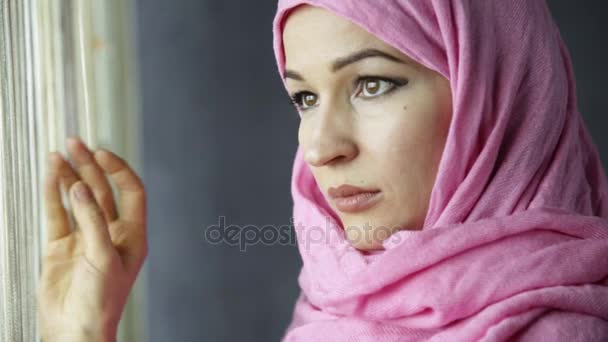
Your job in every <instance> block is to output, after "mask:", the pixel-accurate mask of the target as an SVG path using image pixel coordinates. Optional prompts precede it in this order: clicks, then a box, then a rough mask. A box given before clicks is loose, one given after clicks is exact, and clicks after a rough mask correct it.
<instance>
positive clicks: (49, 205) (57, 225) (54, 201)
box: [44, 152, 70, 242]
mask: <svg viewBox="0 0 608 342" xmlns="http://www.w3.org/2000/svg"><path fill="white" fill-rule="evenodd" d="M62 160H63V158H61V156H60V155H59V154H58V153H56V152H52V153H50V154H49V155H48V161H47V164H48V171H47V175H46V179H45V185H44V194H45V205H46V215H47V223H48V228H47V229H48V231H47V241H49V242H50V241H54V240H57V239H61V238H62V237H64V236H67V235H68V234H70V224H69V221H68V215H67V212H66V210H65V208H64V207H63V203H62V202H61V189H60V187H59V174H58V171H59V168H60V166H61V162H62Z"/></svg>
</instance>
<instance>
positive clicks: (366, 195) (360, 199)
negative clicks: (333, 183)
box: [328, 184, 382, 213]
mask: <svg viewBox="0 0 608 342" xmlns="http://www.w3.org/2000/svg"><path fill="white" fill-rule="evenodd" d="M328 194H329V196H330V198H331V199H332V201H333V202H334V204H335V206H336V208H338V210H340V211H343V212H349V213H353V212H358V211H363V210H366V209H369V208H371V207H372V206H374V205H375V204H377V203H378V202H379V201H380V200H381V199H382V192H381V191H380V190H379V189H367V188H360V187H357V186H353V185H349V184H342V185H340V186H339V187H337V188H333V187H331V188H329V189H328Z"/></svg>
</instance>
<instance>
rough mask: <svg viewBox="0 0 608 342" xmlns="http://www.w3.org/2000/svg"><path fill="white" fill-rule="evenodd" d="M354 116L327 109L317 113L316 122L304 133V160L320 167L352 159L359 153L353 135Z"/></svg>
mask: <svg viewBox="0 0 608 342" xmlns="http://www.w3.org/2000/svg"><path fill="white" fill-rule="evenodd" d="M350 120H352V118H351V117H350V115H348V113H343V112H342V113H341V112H338V111H335V110H334V111H331V110H327V111H324V112H318V113H316V117H315V118H314V122H312V123H311V126H310V127H308V128H307V130H306V132H305V133H304V134H306V135H308V136H306V137H304V138H305V141H306V142H307V143H306V145H305V146H303V147H304V149H305V150H304V160H305V161H306V162H307V163H308V164H310V165H311V166H315V167H320V166H323V165H328V164H334V163H337V162H345V161H348V160H352V159H353V158H355V157H356V156H357V154H358V147H357V144H356V142H355V139H354V137H353V130H352V127H353V125H352V122H351V121H350Z"/></svg>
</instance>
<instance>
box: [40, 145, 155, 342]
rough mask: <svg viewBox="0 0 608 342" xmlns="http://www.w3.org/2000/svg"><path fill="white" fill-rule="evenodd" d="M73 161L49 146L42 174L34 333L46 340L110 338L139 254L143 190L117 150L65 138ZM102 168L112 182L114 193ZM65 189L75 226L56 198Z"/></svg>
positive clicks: (142, 252)
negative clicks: (42, 238) (42, 229)
mask: <svg viewBox="0 0 608 342" xmlns="http://www.w3.org/2000/svg"><path fill="white" fill-rule="evenodd" d="M67 147H68V152H69V153H70V155H71V157H72V160H73V161H74V164H75V167H76V169H77V170H78V172H76V171H75V170H74V168H72V166H71V165H70V164H69V163H68V162H67V161H66V160H65V159H63V157H62V156H61V154H59V153H57V152H53V153H50V154H49V159H48V174H47V176H46V181H45V204H46V209H47V223H48V232H47V234H48V239H47V245H46V253H45V255H44V256H43V259H42V275H41V280H40V285H39V288H38V293H37V299H38V315H39V316H38V317H39V320H40V328H41V336H42V338H43V340H44V341H45V342H50V341H80V340H82V341H115V340H116V330H117V327H118V323H119V321H120V317H121V315H122V311H123V309H124V306H125V303H126V300H127V297H128V294H129V292H130V290H131V287H132V286H133V283H134V282H135V279H136V278H137V274H138V273H139V270H140V269H141V266H142V264H143V262H144V260H145V258H146V256H147V239H146V195H145V190H144V186H143V183H142V181H141V180H140V178H139V177H138V176H137V175H136V174H135V172H133V170H131V168H130V167H129V165H127V163H126V162H125V161H124V160H122V159H121V158H120V157H118V156H116V155H115V154H113V153H111V152H109V151H107V150H102V149H100V150H97V151H95V153H92V152H91V151H89V149H88V148H87V146H86V145H85V144H84V143H83V142H82V141H80V139H74V138H71V139H68V141H67ZM106 175H107V176H109V177H110V178H111V179H112V181H113V183H114V184H115V185H116V187H117V189H118V198H119V205H118V208H117V205H116V204H115V201H114V196H113V194H112V188H111V187H110V184H109V182H108V179H107V178H106ZM60 186H62V187H63V190H64V191H69V200H70V203H71V205H72V208H73V212H74V217H75V220H76V223H77V226H78V227H79V228H78V229H75V230H72V229H70V224H69V221H68V215H67V213H66V210H65V208H64V207H63V204H62V202H61V189H60Z"/></svg>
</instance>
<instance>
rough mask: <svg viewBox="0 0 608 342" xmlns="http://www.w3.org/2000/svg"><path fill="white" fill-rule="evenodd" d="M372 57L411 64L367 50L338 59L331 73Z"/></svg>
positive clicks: (295, 76)
mask: <svg viewBox="0 0 608 342" xmlns="http://www.w3.org/2000/svg"><path fill="white" fill-rule="evenodd" d="M371 57H382V58H385V59H388V60H390V61H393V62H397V63H401V64H409V63H407V62H406V61H403V60H401V59H399V58H397V57H395V56H392V55H389V54H388V53H386V52H383V51H380V50H377V49H365V50H361V51H358V52H355V53H353V54H350V55H348V56H346V57H341V58H338V59H336V60H335V61H334V62H333V63H332V64H331V71H332V72H336V71H338V70H340V69H342V68H344V67H345V66H347V65H349V64H353V63H355V62H358V61H360V60H362V59H365V58H371ZM284 74H285V76H284V77H283V78H284V79H287V78H292V79H294V80H297V81H304V77H302V75H300V74H299V73H297V72H295V71H293V70H288V69H285V73H284Z"/></svg>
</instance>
